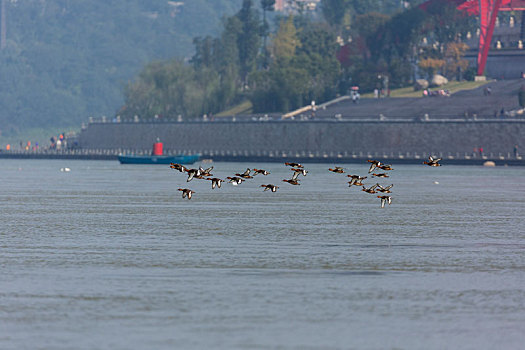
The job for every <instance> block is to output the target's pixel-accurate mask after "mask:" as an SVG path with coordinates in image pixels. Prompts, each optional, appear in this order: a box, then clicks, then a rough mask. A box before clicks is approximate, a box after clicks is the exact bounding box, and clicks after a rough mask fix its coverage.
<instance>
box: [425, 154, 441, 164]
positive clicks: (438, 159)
mask: <svg viewBox="0 0 525 350" xmlns="http://www.w3.org/2000/svg"><path fill="white" fill-rule="evenodd" d="M441 159H442V158H433V157H432V156H428V161H424V162H423V164H426V165H428V166H441V164H439V163H438V162H439V161H440V160H441Z"/></svg>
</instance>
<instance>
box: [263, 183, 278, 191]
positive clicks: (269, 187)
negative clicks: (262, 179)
mask: <svg viewBox="0 0 525 350" xmlns="http://www.w3.org/2000/svg"><path fill="white" fill-rule="evenodd" d="M261 187H264V191H268V190H270V191H272V192H277V189H278V188H279V186H275V185H272V184H268V185H261Z"/></svg>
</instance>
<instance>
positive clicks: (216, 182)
mask: <svg viewBox="0 0 525 350" xmlns="http://www.w3.org/2000/svg"><path fill="white" fill-rule="evenodd" d="M440 160H441V158H433V157H432V156H429V157H428V161H424V162H423V164H426V165H428V166H432V167H436V166H441V164H440V163H439V161H440ZM367 162H369V163H371V164H370V168H369V169H368V174H370V173H372V175H371V176H372V177H374V178H387V177H389V175H388V173H386V172H381V173H380V172H377V173H374V172H373V171H374V170H376V169H380V170H383V171H391V170H394V169H393V168H392V166H391V165H390V164H383V163H381V162H380V161H377V160H372V159H369V160H367ZM284 164H285V165H286V166H289V167H290V169H291V171H292V172H293V174H292V177H291V178H290V179H284V180H283V181H284V182H287V183H289V184H290V185H294V186H297V185H300V183H299V181H300V180H299V175H302V176H306V174H308V171H307V170H306V169H305V168H304V167H303V166H302V165H301V164H299V163H293V162H286V163H284ZM170 168H171V169H174V170H178V171H179V172H181V173H186V174H187V175H188V178H187V180H186V181H187V182H190V181H191V180H193V179H203V180H208V181H211V188H212V189H215V188H216V187H218V188H220V187H221V184H222V183H223V182H226V180H223V179H220V178H217V177H213V174H212V173H211V171H212V170H213V166H212V167H210V168H207V169H203V168H202V167H200V166H199V168H198V169H190V168H186V167H185V166H184V165H181V164H175V163H171V164H170ZM328 170H329V171H331V172H333V173H338V174H344V173H345V170H344V168H342V167H334V168H329V169H328ZM269 174H270V172H268V171H266V170H264V169H255V168H254V169H249V168H248V169H246V171H244V172H243V173H237V174H235V176H228V177H227V178H226V179H227V180H228V181H227V182H228V183H231V184H232V185H234V186H237V185H240V184H242V183H243V182H244V181H246V180H247V179H253V178H254V176H256V175H263V176H266V175H269ZM346 176H347V177H349V178H350V181H348V186H349V187H352V186H361V187H362V189H361V190H362V191H364V192H366V193H370V194H377V193H378V192H380V193H383V195H378V196H377V198H380V199H381V208H384V207H385V205H386V204H387V203H388V204H391V203H392V197H391V196H389V195H385V193H392V192H391V191H390V189H392V187H393V186H394V184H391V185H389V186H386V187H383V186H382V185H380V184H379V183H376V184H375V185H372V186H370V187H368V188H367V187H366V186H365V185H364V184H363V182H362V181H363V180H364V179H366V178H367V176H360V175H353V174H347V175H346ZM260 187H263V188H264V191H271V192H277V189H278V188H279V186H276V185H273V184H267V185H261V186H260ZM178 191H181V192H182V198H188V199H191V197H192V196H193V194H194V193H195V191H192V190H191V189H189V188H179V189H178Z"/></svg>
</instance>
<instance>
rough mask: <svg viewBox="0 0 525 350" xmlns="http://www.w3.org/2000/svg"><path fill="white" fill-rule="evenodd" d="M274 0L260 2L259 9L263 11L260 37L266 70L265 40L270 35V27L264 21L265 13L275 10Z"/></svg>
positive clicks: (267, 57)
mask: <svg viewBox="0 0 525 350" xmlns="http://www.w3.org/2000/svg"><path fill="white" fill-rule="evenodd" d="M274 6H275V0H261V8H262V10H263V24H262V29H261V31H262V37H263V67H264V68H267V67H268V64H269V55H268V48H267V43H266V41H267V39H268V35H269V34H270V26H269V25H268V21H267V19H266V13H267V12H271V11H274V10H275V8H274Z"/></svg>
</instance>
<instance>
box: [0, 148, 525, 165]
mask: <svg viewBox="0 0 525 350" xmlns="http://www.w3.org/2000/svg"><path fill="white" fill-rule="evenodd" d="M228 153H229V152H228ZM144 154H146V153H143V155H144ZM435 156H436V157H442V158H443V160H442V161H441V163H442V164H444V165H447V164H449V165H474V166H483V165H484V164H485V163H486V162H494V164H495V166H525V158H524V157H517V158H516V157H510V156H507V157H504V156H501V155H498V156H495V155H491V156H483V157H480V156H478V155H476V156H469V155H464V156H460V157H457V156H451V155H448V156H446V155H445V156H443V155H435ZM117 157H118V153H115V152H114V151H110V150H102V151H101V150H99V151H91V152H89V151H85V150H72V151H57V152H50V151H41V152H32V151H30V152H20V151H8V152H5V151H3V152H0V159H64V160H107V161H118V158H117ZM368 159H377V160H380V161H381V162H382V163H385V164H387V163H388V164H390V163H392V164H422V163H423V161H425V160H426V159H427V156H422V155H417V154H415V155H414V154H413V155H410V154H406V155H403V154H398V155H393V154H391V155H385V154H378V153H373V154H372V153H370V154H364V153H363V154H359V155H356V154H353V155H341V154H338V155H331V154H322V155H313V154H310V155H309V156H304V155H296V154H295V155H286V154H285V153H282V154H275V155H243V154H220V155H219V154H203V155H202V156H201V159H200V160H199V161H198V162H205V161H212V162H238V163H250V162H253V163H255V162H257V163H280V162H286V161H295V162H299V163H333V164H355V163H363V162H366V161H367V160H368Z"/></svg>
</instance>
